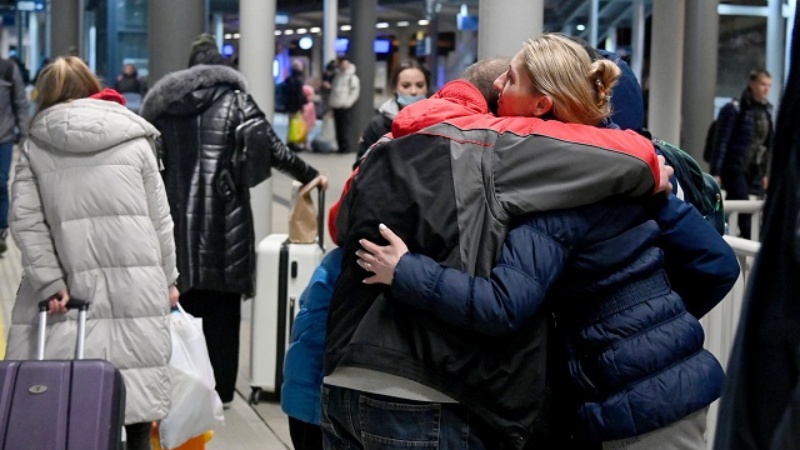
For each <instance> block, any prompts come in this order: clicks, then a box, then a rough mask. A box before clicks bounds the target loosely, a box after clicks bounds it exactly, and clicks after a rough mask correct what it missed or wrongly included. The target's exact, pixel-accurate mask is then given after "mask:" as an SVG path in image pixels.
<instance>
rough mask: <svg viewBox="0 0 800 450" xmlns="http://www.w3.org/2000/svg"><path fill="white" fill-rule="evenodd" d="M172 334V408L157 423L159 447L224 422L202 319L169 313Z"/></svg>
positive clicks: (164, 446)
mask: <svg viewBox="0 0 800 450" xmlns="http://www.w3.org/2000/svg"><path fill="white" fill-rule="evenodd" d="M169 329H170V335H171V336H172V357H171V358H170V360H169V371H170V376H171V377H172V389H171V390H170V399H171V401H172V408H171V409H170V411H169V413H168V414H167V416H166V417H164V418H163V419H161V423H160V424H159V426H158V431H159V435H160V437H161V447H163V448H175V447H178V446H180V445H181V444H183V443H184V442H186V441H188V440H189V439H191V438H193V437H195V436H199V435H201V434H203V433H204V432H206V431H208V430H213V429H214V428H216V427H218V426H221V425H224V423H225V416H224V414H223V412H222V401H220V398H219V395H217V392H216V391H215V390H214V385H215V384H216V381H215V380H214V370H213V369H212V368H211V361H210V360H209V359H208V349H207V347H206V339H205V336H204V335H203V326H202V319H198V318H195V317H193V316H191V315H190V314H187V313H186V311H184V310H183V308H182V307H181V306H180V305H178V311H173V312H172V313H171V314H170V315H169Z"/></svg>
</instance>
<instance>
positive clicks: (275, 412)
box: [0, 114, 355, 450]
mask: <svg viewBox="0 0 800 450" xmlns="http://www.w3.org/2000/svg"><path fill="white" fill-rule="evenodd" d="M274 125H275V129H276V131H277V132H278V135H279V136H285V135H286V117H285V116H284V115H281V114H277V115H276V116H275V118H274ZM319 125H320V122H319V121H318V126H317V127H316V128H315V130H316V131H318V130H319ZM299 155H300V156H301V157H302V158H303V159H304V160H305V161H306V162H308V163H310V164H311V165H312V166H314V167H315V168H317V169H318V170H319V171H320V172H322V173H323V174H326V175H327V176H328V177H329V188H328V191H327V195H326V198H327V202H326V206H328V207H329V206H330V205H331V204H332V202H333V201H335V200H336V199H338V198H339V194H340V193H341V190H342V186H343V185H344V182H345V180H346V179H347V177H348V176H349V175H350V171H351V167H352V164H353V161H354V158H355V154H354V153H350V154H344V155H340V154H337V153H331V154H321V153H310V152H301V153H300V154H299ZM12 177H13V170H12ZM271 182H272V188H273V189H272V192H273V202H272V231H273V232H274V233H285V232H287V231H288V217H289V204H290V200H289V199H290V196H291V182H292V180H291V178H289V177H287V176H285V175H283V174H282V173H280V172H278V171H273V177H272V181H271ZM326 209H327V208H326ZM8 243H9V250H8V251H7V252H6V253H5V254H3V255H2V256H0V355H4V354H5V336H6V332H7V329H8V324H9V320H10V318H11V308H12V307H13V304H14V296H15V294H16V291H17V286H19V280H20V278H21V276H22V268H21V265H20V254H19V251H18V250H17V248H16V247H14V245H13V242H12V240H11V239H10V238H9V240H8ZM331 245H332V244H331V243H330V239H329V238H328V237H327V236H326V248H328V249H330V248H331ZM250 307H251V303H250V302H249V301H248V302H243V303H242V326H241V333H242V341H241V349H240V350H241V351H240V358H239V376H238V379H237V385H236V388H237V395H236V397H235V398H234V401H233V405H232V407H231V408H230V409H229V410H227V411H225V421H226V425H225V426H224V427H221V428H220V429H218V430H216V431H215V434H214V437H213V439H212V440H211V441H210V442H209V443H208V444H207V445H206V449H207V450H254V449H263V450H283V449H292V448H293V447H292V444H291V440H290V438H289V426H288V421H287V418H286V415H285V414H283V412H281V409H280V405H279V404H278V403H277V402H272V401H261V402H260V403H259V404H258V405H255V406H251V405H249V404H248V402H247V400H248V398H249V396H250V391H251V390H250V385H249V380H248V377H249V359H250Z"/></svg>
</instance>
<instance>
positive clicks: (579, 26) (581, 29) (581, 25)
mask: <svg viewBox="0 0 800 450" xmlns="http://www.w3.org/2000/svg"><path fill="white" fill-rule="evenodd" d="M575 28H577V29H578V31H583V30H585V29H586V25H584V24H580V25H578V26H577V27H575Z"/></svg>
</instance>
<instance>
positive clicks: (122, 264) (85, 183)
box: [6, 57, 178, 449]
mask: <svg viewBox="0 0 800 450" xmlns="http://www.w3.org/2000/svg"><path fill="white" fill-rule="evenodd" d="M36 87H37V89H38V91H39V92H40V93H41V97H40V99H41V101H40V103H39V109H38V111H37V112H36V115H35V116H34V119H33V121H32V123H31V126H30V134H29V139H28V140H27V141H26V142H25V145H24V146H23V147H22V152H21V154H20V159H19V162H18V163H17V166H16V178H15V180H14V183H13V185H12V208H11V220H10V225H11V234H12V236H13V237H14V242H15V243H16V244H17V246H18V247H19V249H20V251H21V253H22V263H23V271H24V273H23V279H22V284H21V287H20V290H19V292H18V294H17V299H16V302H15V304H14V310H13V315H12V325H11V329H10V331H9V338H8V354H7V355H6V356H7V357H8V358H12V359H31V358H33V357H34V356H35V345H36V323H37V312H38V310H37V307H36V305H37V303H38V302H39V301H41V300H46V299H49V300H50V310H49V312H50V314H53V315H55V316H56V317H55V318H54V320H53V321H52V322H50V325H49V330H48V333H47V343H46V346H45V357H46V358H48V359H68V358H71V357H72V355H73V351H74V347H73V345H74V342H75V339H74V333H75V327H74V323H73V322H72V320H73V317H71V316H69V315H65V313H66V308H65V305H66V303H67V302H68V301H69V298H70V297H74V298H80V299H84V300H87V301H89V302H90V308H89V313H88V320H87V327H86V330H87V336H86V353H85V356H86V357H87V358H102V359H107V360H109V361H110V362H111V363H113V364H114V365H115V366H116V367H117V368H119V369H120V370H121V371H122V376H123V378H124V380H125V386H126V391H127V397H126V411H125V424H126V432H127V433H126V434H127V444H128V446H127V448H128V449H149V448H150V424H151V423H152V421H154V420H159V419H161V418H162V417H164V416H165V415H166V413H167V411H168V410H169V388H170V378H169V372H168V370H167V363H168V361H169V357H170V351H171V350H170V345H171V344H170V334H169V329H168V326H167V315H168V314H169V309H170V306H171V305H174V304H175V303H177V300H178V291H177V289H176V288H175V287H174V286H173V285H174V283H175V281H176V280H177V278H178V272H177V270H176V267H175V244H174V242H173V237H172V228H173V225H172V218H171V217H170V213H169V206H168V203H167V197H166V195H165V192H164V185H163V183H162V181H161V176H160V174H159V171H158V161H157V160H156V154H155V148H154V139H155V138H156V137H157V136H158V132H157V131H156V129H155V128H154V127H153V126H152V125H150V124H149V123H148V122H146V121H145V120H144V119H142V118H140V117H139V116H137V115H135V114H133V113H131V112H130V111H128V110H127V109H126V108H125V106H124V105H123V104H122V103H124V100H123V99H122V97H121V96H120V95H119V94H118V93H117V92H116V91H113V90H109V89H107V90H103V89H102V88H101V85H100V82H99V81H98V80H97V78H96V77H95V76H94V74H92V72H91V71H90V70H89V68H88V67H87V66H86V65H85V64H84V63H83V61H81V60H80V59H79V58H76V57H66V58H58V59H57V60H55V61H54V62H53V63H52V64H51V65H50V66H48V67H47V68H46V69H44V70H43V71H42V73H41V75H40V76H39V79H38V81H37V86H36Z"/></svg>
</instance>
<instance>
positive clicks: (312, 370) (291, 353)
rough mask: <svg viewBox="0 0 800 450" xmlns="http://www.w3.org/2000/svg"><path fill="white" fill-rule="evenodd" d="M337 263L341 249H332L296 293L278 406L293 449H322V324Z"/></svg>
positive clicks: (330, 295)
mask: <svg viewBox="0 0 800 450" xmlns="http://www.w3.org/2000/svg"><path fill="white" fill-rule="evenodd" d="M341 266H342V250H341V248H335V249H333V250H331V252H330V253H328V254H327V255H326V256H325V258H323V260H322V262H321V263H320V265H319V266H318V267H317V269H316V270H315V271H314V274H313V275H312V276H311V281H310V282H309V284H308V287H306V289H305V290H304V291H303V293H302V294H301V295H300V312H298V313H297V317H295V319H294V326H293V328H292V338H291V339H292V343H291V344H290V345H289V349H288V350H287V351H286V358H285V359H284V366H283V385H282V387H281V409H283V412H284V413H286V415H288V416H289V434H290V435H291V438H292V444H293V445H294V448H295V450H315V449H317V450H321V449H322V431H321V430H320V428H319V415H320V386H322V360H323V358H322V355H323V353H324V352H325V324H326V322H327V319H328V305H329V304H330V302H331V297H332V296H333V286H334V285H335V284H336V279H337V278H339V272H340V271H341Z"/></svg>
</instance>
